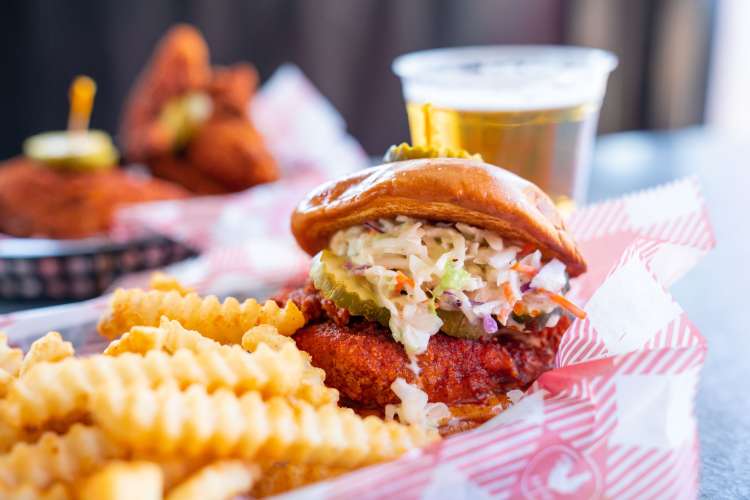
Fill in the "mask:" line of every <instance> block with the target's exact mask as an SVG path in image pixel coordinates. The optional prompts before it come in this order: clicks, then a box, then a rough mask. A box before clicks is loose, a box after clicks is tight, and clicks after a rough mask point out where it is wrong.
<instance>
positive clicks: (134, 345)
mask: <svg viewBox="0 0 750 500" xmlns="http://www.w3.org/2000/svg"><path fill="white" fill-rule="evenodd" d="M163 337H164V331H163V330H161V329H160V328H158V327H155V326H134V327H133V328H131V329H130V331H128V332H126V333H125V334H123V335H122V336H121V337H120V338H117V339H115V340H113V341H112V342H110V343H109V345H108V346H107V347H106V348H105V349H104V352H103V354H106V355H108V356H119V355H120V354H123V353H126V352H132V353H135V354H146V353H147V352H148V351H161V350H163V348H162V344H163Z"/></svg>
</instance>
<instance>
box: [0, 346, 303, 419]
mask: <svg viewBox="0 0 750 500" xmlns="http://www.w3.org/2000/svg"><path fill="white" fill-rule="evenodd" d="M305 363H306V359H305V358H304V357H303V356H302V353H301V352H300V351H299V350H298V349H297V348H296V347H294V346H287V347H286V348H284V349H282V350H281V351H278V352H276V351H273V350H271V349H270V348H268V347H266V346H261V347H260V348H259V349H258V350H257V351H255V352H254V353H247V352H245V351H244V350H242V348H241V347H240V346H233V347H229V348H227V349H221V350H208V351H201V352H199V353H194V352H192V351H189V350H187V349H182V350H179V351H177V352H176V353H175V354H174V355H172V356H170V355H168V354H167V353H164V352H162V351H150V352H148V353H146V355H145V356H140V355H138V354H129V353H126V354H123V355H121V356H116V357H113V356H105V355H95V356H90V357H87V358H70V359H66V360H64V361H61V362H59V363H53V364H51V363H42V364H40V365H36V366H34V367H33V368H32V369H31V370H29V372H28V373H27V374H26V375H24V376H23V377H21V378H19V379H17V380H15V381H14V382H13V383H12V384H11V386H10V388H9V390H8V394H7V397H6V398H5V400H2V401H0V419H2V420H4V421H6V422H8V423H10V424H11V425H13V426H15V427H17V428H35V427H41V426H43V425H45V424H46V423H48V422H50V421H58V420H65V419H70V418H76V417H78V416H82V415H85V414H86V413H87V411H88V404H89V402H90V398H91V397H92V396H93V395H94V394H95V393H96V392H98V391H102V390H108V389H110V388H112V387H116V386H121V385H127V386H137V387H142V388H148V387H155V386H158V385H161V384H167V383H173V384H177V385H179V386H180V387H187V386H189V385H191V384H204V385H206V386H207V387H208V389H209V390H215V389H218V388H228V389H231V390H234V391H237V392H240V393H241V392H244V391H250V390H258V391H261V393H262V394H264V395H266V396H272V395H292V394H295V392H296V391H297V390H298V389H299V388H300V383H301V378H302V372H303V370H304V368H305V366H306V364H305Z"/></svg>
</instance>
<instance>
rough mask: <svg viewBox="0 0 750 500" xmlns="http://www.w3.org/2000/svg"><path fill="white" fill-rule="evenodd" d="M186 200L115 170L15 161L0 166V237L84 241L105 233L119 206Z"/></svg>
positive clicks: (159, 184) (162, 185)
mask: <svg viewBox="0 0 750 500" xmlns="http://www.w3.org/2000/svg"><path fill="white" fill-rule="evenodd" d="M187 196H188V193H187V191H185V190H184V189H182V188H181V187H179V186H175V185H173V184H171V183H168V182H164V181H160V180H156V179H144V178H141V177H137V176H134V175H131V174H128V173H127V172H124V171H121V170H117V169H111V170H99V171H92V172H71V171H63V170H57V169H54V168H49V167H46V166H44V165H40V164H39V163H37V162H35V161H33V160H30V159H27V158H24V157H19V158H14V159H11V160H8V161H7V162H5V163H4V164H3V165H0V233H6V234H9V235H13V236H19V237H40V238H58V239H70V238H85V237H88V236H94V235H97V234H102V233H105V232H106V231H107V230H108V229H109V228H110V226H111V223H112V217H113V215H114V213H115V211H116V210H117V209H118V208H120V207H122V206H124V205H127V204H131V203H138V202H146V201H158V200H170V199H178V198H185V197H187Z"/></svg>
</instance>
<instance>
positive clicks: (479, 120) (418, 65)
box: [393, 45, 617, 208]
mask: <svg viewBox="0 0 750 500" xmlns="http://www.w3.org/2000/svg"><path fill="white" fill-rule="evenodd" d="M616 66H617V57H615V56H614V54H611V53H609V52H605V51H603V50H598V49H591V48H584V47H567V46H535V45H519V46H487V47H461V48H449V49H436V50H428V51H422V52H414V53H411V54H406V55H402V56H400V57H398V58H396V60H395V61H394V63H393V71H394V72H395V73H396V74H397V75H398V76H399V77H400V78H401V83H402V88H403V93H404V100H405V101H406V111H407V114H408V117H409V128H410V132H411V139H412V143H413V144H415V145H440V146H449V147H456V148H462V149H465V150H467V151H469V152H470V153H480V154H481V155H482V157H483V158H484V160H485V161H486V162H487V163H491V164H493V165H498V166H501V167H503V168H506V169H508V170H511V171H513V172H516V173H517V174H519V175H521V176H522V177H525V178H526V179H528V180H530V181H532V182H534V183H535V184H537V185H538V186H539V187H541V188H542V189H544V190H545V191H546V192H547V193H548V194H549V195H550V196H552V198H553V199H554V200H555V202H556V203H558V205H559V206H560V207H562V208H571V207H572V206H573V205H574V203H575V202H578V203H581V202H583V201H584V196H585V191H586V187H587V184H588V170H589V159H590V156H591V152H592V148H593V139H594V136H595V133H596V126H597V122H598V119H599V110H600V108H601V104H602V99H603V98H604V93H605V90H606V86H607V78H608V77H609V74H610V72H611V71H612V70H613V69H614V68H615V67H616Z"/></svg>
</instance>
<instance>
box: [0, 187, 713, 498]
mask: <svg viewBox="0 0 750 500" xmlns="http://www.w3.org/2000/svg"><path fill="white" fill-rule="evenodd" d="M219 212H223V211H221V210H220V211H219ZM220 217H224V218H227V217H229V218H231V214H229V215H228V214H227V213H226V212H223V213H222V214H221V215H220ZM202 222H205V221H202ZM186 223H188V221H186ZM570 225H571V228H572V231H573V233H574V235H576V236H577V237H578V239H579V241H580V243H581V247H582V250H583V252H584V255H585V256H586V258H587V261H588V263H589V271H588V272H587V274H586V275H584V276H583V277H582V278H580V279H577V280H575V282H574V289H573V290H572V291H571V292H572V293H573V295H574V296H575V297H576V300H578V301H579V302H580V303H581V304H585V309H586V310H587V312H588V318H587V319H585V320H583V321H581V320H576V321H575V322H574V323H573V325H572V327H571V329H570V330H569V331H568V332H567V333H566V334H565V336H564V337H563V339H562V342H561V346H560V350H559V353H558V355H557V359H556V364H557V368H556V369H554V370H552V371H550V372H547V373H545V374H544V375H542V377H540V378H539V380H537V381H536V382H535V383H534V384H533V385H532V387H531V388H530V389H529V390H528V391H527V393H526V394H525V396H524V397H523V398H522V399H521V400H520V401H519V402H517V403H516V404H515V405H514V406H512V407H511V408H509V409H508V410H506V411H505V412H503V413H502V414H500V415H499V416H498V417H496V418H494V419H493V420H491V421H489V422H487V423H486V424H484V425H483V426H481V427H479V428H478V429H475V430H473V431H469V432H466V433H463V434H460V435H457V436H453V437H451V438H448V439H445V440H443V441H442V442H440V443H436V444H435V445H432V446H430V447H428V448H426V449H424V450H420V451H417V452H414V453H411V454H409V455H408V456H405V457H402V458H401V459H400V460H398V461H396V462H392V463H387V464H382V465H379V466H374V467H369V468H367V469H363V470H360V471H357V472H354V473H351V474H347V475H345V476H342V477H340V478H337V479H335V480H331V481H328V482H324V483H320V484H316V485H313V486H311V487H309V488H305V489H302V490H299V491H295V492H293V493H290V494H289V495H290V496H295V497H300V498H315V499H318V498H320V499H322V498H326V499H328V498H351V497H354V496H355V495H356V497H358V498H385V497H394V498H531V499H536V498H540V499H555V498H559V499H566V498H693V497H695V496H696V493H697V481H698V451H697V446H698V444H697V443H698V442H697V437H696V425H695V419H694V416H693V409H692V405H693V400H694V392H695V388H696V384H697V381H698V373H699V370H700V368H701V367H702V365H703V360H704V356H705V350H706V346H705V343H704V340H703V339H702V337H701V336H700V334H699V333H698V332H697V330H696V329H695V327H694V326H693V325H692V324H691V323H690V321H689V320H688V318H687V317H686V315H685V313H684V312H683V311H682V310H681V309H680V308H679V306H678V305H677V304H676V303H675V302H674V300H673V299H672V298H671V296H670V295H669V293H668V292H667V291H666V288H665V287H666V286H668V285H669V284H671V283H672V282H674V280H676V279H678V278H679V277H680V276H681V275H682V274H684V273H685V272H686V271H687V270H688V269H689V268H690V267H691V266H692V265H694V264H695V263H696V262H697V260H698V258H700V257H701V256H702V255H704V254H705V253H706V252H707V251H708V250H710V248H711V247H712V246H713V245H714V239H713V234H712V232H711V228H710V224H709V222H708V218H707V214H706V211H705V207H704V204H703V201H702V199H701V197H700V193H699V189H698V185H697V183H696V182H695V180H693V179H687V180H683V181H679V182H676V183H673V184H670V185H667V186H663V187H661V188H657V189H654V190H650V191H647V192H644V193H639V194H636V195H632V196H629V197H626V198H623V199H618V200H613V201H610V202H606V203H603V204H600V205H595V206H592V207H589V208H584V209H583V210H581V211H580V212H579V213H577V214H574V216H573V217H572V218H571V221H570ZM271 240H273V241H271ZM286 241H287V242H289V241H290V240H289V239H286ZM267 243H269V244H270V245H273V244H278V245H280V246H279V247H277V249H276V250H271V247H268V249H267V251H266V253H268V254H269V255H272V256H273V258H276V257H278V259H277V262H276V266H275V268H274V270H273V271H272V272H268V269H267V268H266V266H265V265H263V264H261V265H258V263H257V262H258V255H260V253H259V251H257V250H256V251H255V252H252V251H243V249H242V247H241V246H230V247H227V248H225V249H220V248H214V249H211V250H209V252H208V253H207V254H206V256H205V257H201V258H198V259H196V261H195V262H196V263H195V265H194V266H193V267H189V266H188V265H187V264H186V265H185V268H184V269H183V271H184V275H183V276H180V274H179V273H176V274H177V275H178V277H184V276H187V277H188V278H190V277H192V278H193V281H194V282H195V281H197V282H200V281H201V280H204V284H205V282H208V281H212V280H214V284H215V283H219V282H221V281H222V279H224V277H226V276H230V275H231V276H232V277H233V278H234V279H235V283H236V279H237V278H238V277H239V278H244V279H246V280H247V282H248V283H251V282H255V283H258V282H264V281H265V282H268V280H270V279H271V275H273V278H274V279H275V280H277V281H278V280H279V279H280V278H282V279H283V278H285V277H286V278H292V277H293V276H299V274H300V273H301V270H302V269H303V268H304V266H305V262H304V259H303V258H302V257H300V254H299V253H295V252H294V251H292V250H288V251H287V252H286V253H284V252H280V251H278V248H282V246H283V245H284V244H285V243H284V239H283V238H282V239H278V240H277V239H275V238H270V239H269V241H268V242H267ZM289 244H291V243H290V242H289ZM253 262H255V263H254V264H253ZM285 264H288V266H286V267H288V268H289V270H290V272H289V273H288V274H284V273H283V272H281V270H282V269H284V268H285ZM196 269H199V272H196ZM191 273H192V274H191ZM186 281H188V282H189V281H190V279H187V280H186ZM103 304H104V300H103V299H99V300H95V301H90V302H88V303H84V304H75V305H71V306H62V307H59V308H55V309H52V310H38V311H33V312H24V313H17V314H14V315H10V316H4V317H3V316H0V325H3V326H2V327H3V328H4V329H6V331H7V332H8V334H9V335H10V337H11V339H12V340H13V341H17V342H20V341H23V340H27V339H29V338H31V337H36V336H39V335H41V334H43V333H44V332H45V331H46V330H47V329H51V328H65V327H71V326H76V325H82V324H87V323H90V322H91V321H92V320H93V319H94V318H96V316H97V315H98V313H99V312H100V310H101V308H102V307H103ZM91 336H92V337H94V336H95V334H94V333H93V332H91ZM94 338H95V337H94Z"/></svg>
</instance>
